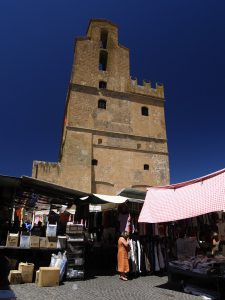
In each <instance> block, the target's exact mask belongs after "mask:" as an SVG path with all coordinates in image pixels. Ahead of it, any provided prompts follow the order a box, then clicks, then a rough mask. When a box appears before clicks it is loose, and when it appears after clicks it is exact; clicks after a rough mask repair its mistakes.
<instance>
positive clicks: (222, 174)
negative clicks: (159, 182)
mask: <svg viewBox="0 0 225 300" xmlns="http://www.w3.org/2000/svg"><path fill="white" fill-rule="evenodd" d="M220 210H225V169H223V170H220V171H217V172H215V173H212V174H209V175H207V176H204V177H201V178H198V179H194V180H190V181H187V182H182V183H178V184H174V185H168V186H159V187H151V188H149V189H148V191H147V194H146V198H145V202H144V205H143V208H142V210H141V213H140V216H139V219H138V222H146V223H160V222H169V221H175V220H181V219H186V218H191V217H195V216H198V215H202V214H206V213H209V212H214V211H220Z"/></svg>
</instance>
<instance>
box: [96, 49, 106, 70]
mask: <svg viewBox="0 0 225 300" xmlns="http://www.w3.org/2000/svg"><path fill="white" fill-rule="evenodd" d="M107 58H108V53H107V51H106V50H101V51H100V54H99V65H98V68H99V70H100V71H106V68H107Z"/></svg>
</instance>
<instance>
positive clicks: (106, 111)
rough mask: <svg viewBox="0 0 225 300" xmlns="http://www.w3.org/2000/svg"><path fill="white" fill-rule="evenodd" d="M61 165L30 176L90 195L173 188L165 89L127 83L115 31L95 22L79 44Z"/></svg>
mask: <svg viewBox="0 0 225 300" xmlns="http://www.w3.org/2000/svg"><path fill="white" fill-rule="evenodd" d="M64 116H65V117H64V125H63V130H62V139H61V149H60V157H59V162H57V163H50V162H43V161H34V162H33V171H32V176H33V177H36V178H38V179H41V180H46V181H49V182H53V183H56V184H60V185H63V186H66V187H70V188H74V189H77V190H81V191H85V192H93V193H99V194H109V195H115V194H116V193H118V192H119V191H120V190H121V189H122V188H125V187H133V188H136V189H145V188H146V187H148V186H151V185H165V184H168V183H169V163H168V151H167V139H166V127H165V116H164V88H163V86H162V85H158V84H156V87H155V88H153V87H151V84H150V83H147V82H143V85H138V83H137V80H133V79H131V77H130V62H129V49H128V48H126V47H124V46H122V45H120V44H119V43H118V27H117V26H116V25H115V24H113V23H112V22H110V21H107V20H102V19H94V20H91V21H90V23H89V25H88V29H87V35H86V36H85V37H79V38H77V39H76V44H75V56H74V63H73V66H72V74H71V80H70V85H69V90H68V93H67V100H66V107H65V115H64Z"/></svg>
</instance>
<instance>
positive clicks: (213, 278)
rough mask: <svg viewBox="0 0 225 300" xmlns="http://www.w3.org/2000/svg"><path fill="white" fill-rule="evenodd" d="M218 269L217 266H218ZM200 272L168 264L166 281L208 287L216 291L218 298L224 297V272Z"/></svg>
mask: <svg viewBox="0 0 225 300" xmlns="http://www.w3.org/2000/svg"><path fill="white" fill-rule="evenodd" d="M218 269H219V268H218ZM220 271H221V270H218V273H216V274H200V273H197V272H193V271H190V270H182V269H179V268H177V267H174V266H168V283H172V284H175V285H177V286H181V284H183V285H185V284H187V283H191V284H194V285H196V286H199V287H203V288H208V289H209V288H210V289H212V290H215V291H217V294H218V299H220V300H224V299H225V274H223V273H222V272H220Z"/></svg>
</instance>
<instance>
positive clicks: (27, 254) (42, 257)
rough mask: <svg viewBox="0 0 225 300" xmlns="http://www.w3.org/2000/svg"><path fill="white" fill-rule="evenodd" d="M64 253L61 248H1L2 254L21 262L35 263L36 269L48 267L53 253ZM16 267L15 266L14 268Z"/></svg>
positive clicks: (0, 252)
mask: <svg viewBox="0 0 225 300" xmlns="http://www.w3.org/2000/svg"><path fill="white" fill-rule="evenodd" d="M59 251H61V252H62V251H63V250H62V249H59V248H21V247H6V246H0V254H2V255H5V256H7V257H8V258H9V259H14V260H16V261H17V263H19V262H29V263H34V264H35V267H36V268H37V269H38V268H39V267H47V266H49V264H50V261H51V255H52V253H58V252H59ZM17 263H16V264H17ZM14 267H15V266H14Z"/></svg>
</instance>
